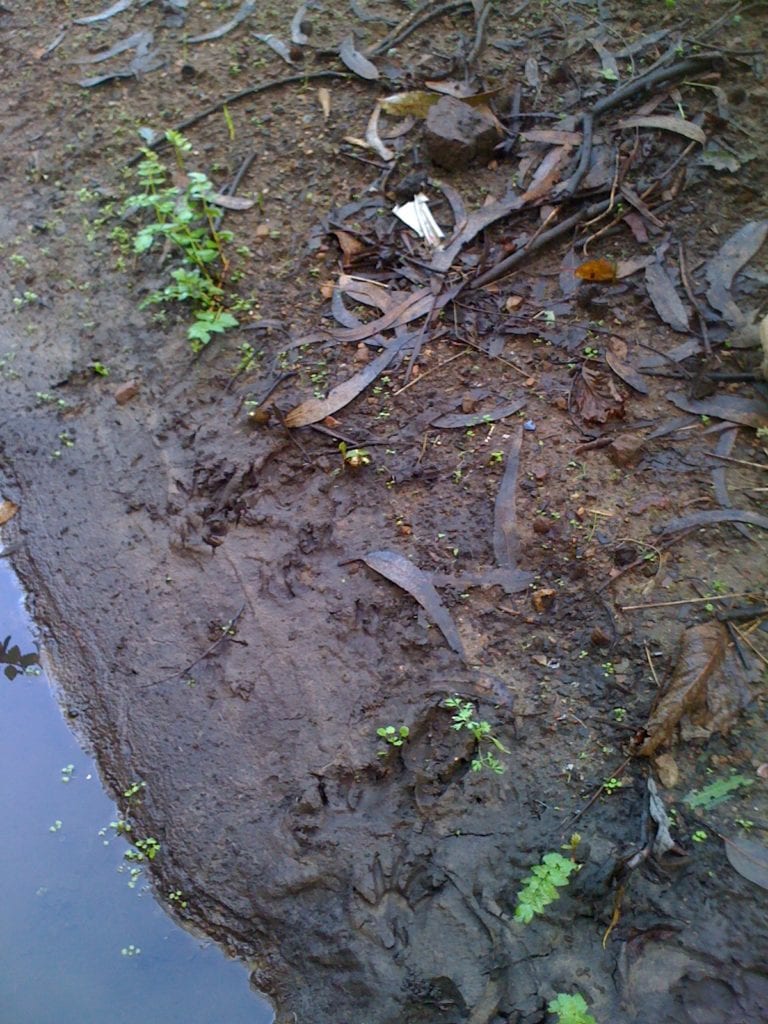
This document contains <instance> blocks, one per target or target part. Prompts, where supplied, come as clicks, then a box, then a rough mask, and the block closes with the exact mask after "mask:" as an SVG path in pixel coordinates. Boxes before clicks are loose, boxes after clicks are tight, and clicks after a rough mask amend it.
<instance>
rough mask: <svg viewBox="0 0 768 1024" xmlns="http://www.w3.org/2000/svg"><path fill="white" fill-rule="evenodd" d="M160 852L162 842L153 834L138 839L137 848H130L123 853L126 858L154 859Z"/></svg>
mask: <svg viewBox="0 0 768 1024" xmlns="http://www.w3.org/2000/svg"><path fill="white" fill-rule="evenodd" d="M159 852H160V843H158V841H157V840H156V839H153V838H152V837H151V836H150V837H149V838H147V839H137V840H136V849H135V850H128V851H127V852H126V853H124V854H123V856H124V857H125V859H126V860H138V861H142V860H154V859H155V857H156V856H157V855H158V853H159Z"/></svg>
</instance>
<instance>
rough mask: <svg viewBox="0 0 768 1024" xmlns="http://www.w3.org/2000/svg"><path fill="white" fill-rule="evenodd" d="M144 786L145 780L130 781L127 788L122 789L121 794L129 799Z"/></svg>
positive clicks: (137, 793)
mask: <svg viewBox="0 0 768 1024" xmlns="http://www.w3.org/2000/svg"><path fill="white" fill-rule="evenodd" d="M146 787H147V784H146V782H132V783H131V784H130V786H129V787H128V788H127V789H124V790H123V796H124V797H125V799H126V800H131V799H133V797H135V796H138V795H139V793H141V791H142V790H143V789H146Z"/></svg>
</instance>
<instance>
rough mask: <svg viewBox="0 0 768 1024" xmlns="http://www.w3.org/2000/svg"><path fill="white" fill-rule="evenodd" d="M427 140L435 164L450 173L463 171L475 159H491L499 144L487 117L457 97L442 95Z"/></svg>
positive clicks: (434, 108) (433, 111) (430, 118)
mask: <svg viewBox="0 0 768 1024" xmlns="http://www.w3.org/2000/svg"><path fill="white" fill-rule="evenodd" d="M424 138H425V141H426V144H427V152H428V153H429V156H430V159H431V160H432V162H433V163H435V164H437V165H438V166H439V167H444V168H445V169H446V170H448V171H458V170H462V169H463V168H464V167H468V166H469V165H470V164H471V163H472V161H473V160H489V159H490V158H491V154H492V153H493V149H494V146H495V145H496V143H497V142H498V141H499V135H498V132H497V130H496V126H495V125H494V123H493V121H492V120H491V119H490V118H489V117H488V116H487V115H486V114H482V113H480V111H479V110H475V109H474V108H473V107H470V106H469V105H468V104H467V103H462V102H461V100H457V99H454V97H453V96H442V97H441V98H440V99H439V100H438V102H437V103H435V104H434V105H433V106H432V107H430V110H429V114H428V115H427V127H426V132H425V136H424Z"/></svg>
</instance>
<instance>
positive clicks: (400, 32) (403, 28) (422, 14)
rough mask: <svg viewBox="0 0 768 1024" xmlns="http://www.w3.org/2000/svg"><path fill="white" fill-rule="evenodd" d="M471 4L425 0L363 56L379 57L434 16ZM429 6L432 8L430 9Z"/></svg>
mask: <svg viewBox="0 0 768 1024" xmlns="http://www.w3.org/2000/svg"><path fill="white" fill-rule="evenodd" d="M527 2H528V3H529V2H530V0H527ZM471 6H472V2H471V0H450V2H449V3H447V4H441V5H440V6H439V7H434V6H433V5H432V0H427V3H424V4H422V5H421V7H419V8H417V10H415V11H412V12H411V14H409V15H407V17H405V18H403V20H402V21H401V22H400V23H399V24H398V25H395V27H394V28H393V29H392V31H391V32H390V33H388V35H386V36H384V38H383V39H381V40H379V42H378V43H376V45H375V46H372V47H370V48H369V49H367V50H365V51H364V53H365V56H366V57H379V56H381V54H382V53H386V52H387V50H390V49H392V47H393V46H399V45H400V43H402V42H403V41H404V40H406V39H407V38H408V36H410V35H413V33H414V32H416V31H418V29H420V28H421V27H422V25H428V24H429V22H430V21H434V20H435V18H442V17H443V15H444V14H453V13H454V11H460V10H461V8H462V7H471ZM525 6H527V3H526V4H523V7H525ZM430 8H432V9H431V10H430Z"/></svg>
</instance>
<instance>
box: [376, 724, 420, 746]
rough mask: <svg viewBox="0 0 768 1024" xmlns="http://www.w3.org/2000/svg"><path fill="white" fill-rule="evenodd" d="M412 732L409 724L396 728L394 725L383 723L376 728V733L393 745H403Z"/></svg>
mask: <svg viewBox="0 0 768 1024" xmlns="http://www.w3.org/2000/svg"><path fill="white" fill-rule="evenodd" d="M410 732H411V730H410V729H409V728H408V726H407V725H401V726H400V727H399V728H395V726H394V725H383V726H381V727H380V728H379V729H377V730H376V735H377V736H378V737H379V739H382V740H384V742H385V743H388V744H389V745H390V746H391V747H402V745H403V744H404V743H405V741H406V740H407V739H408V736H409V735H410Z"/></svg>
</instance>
